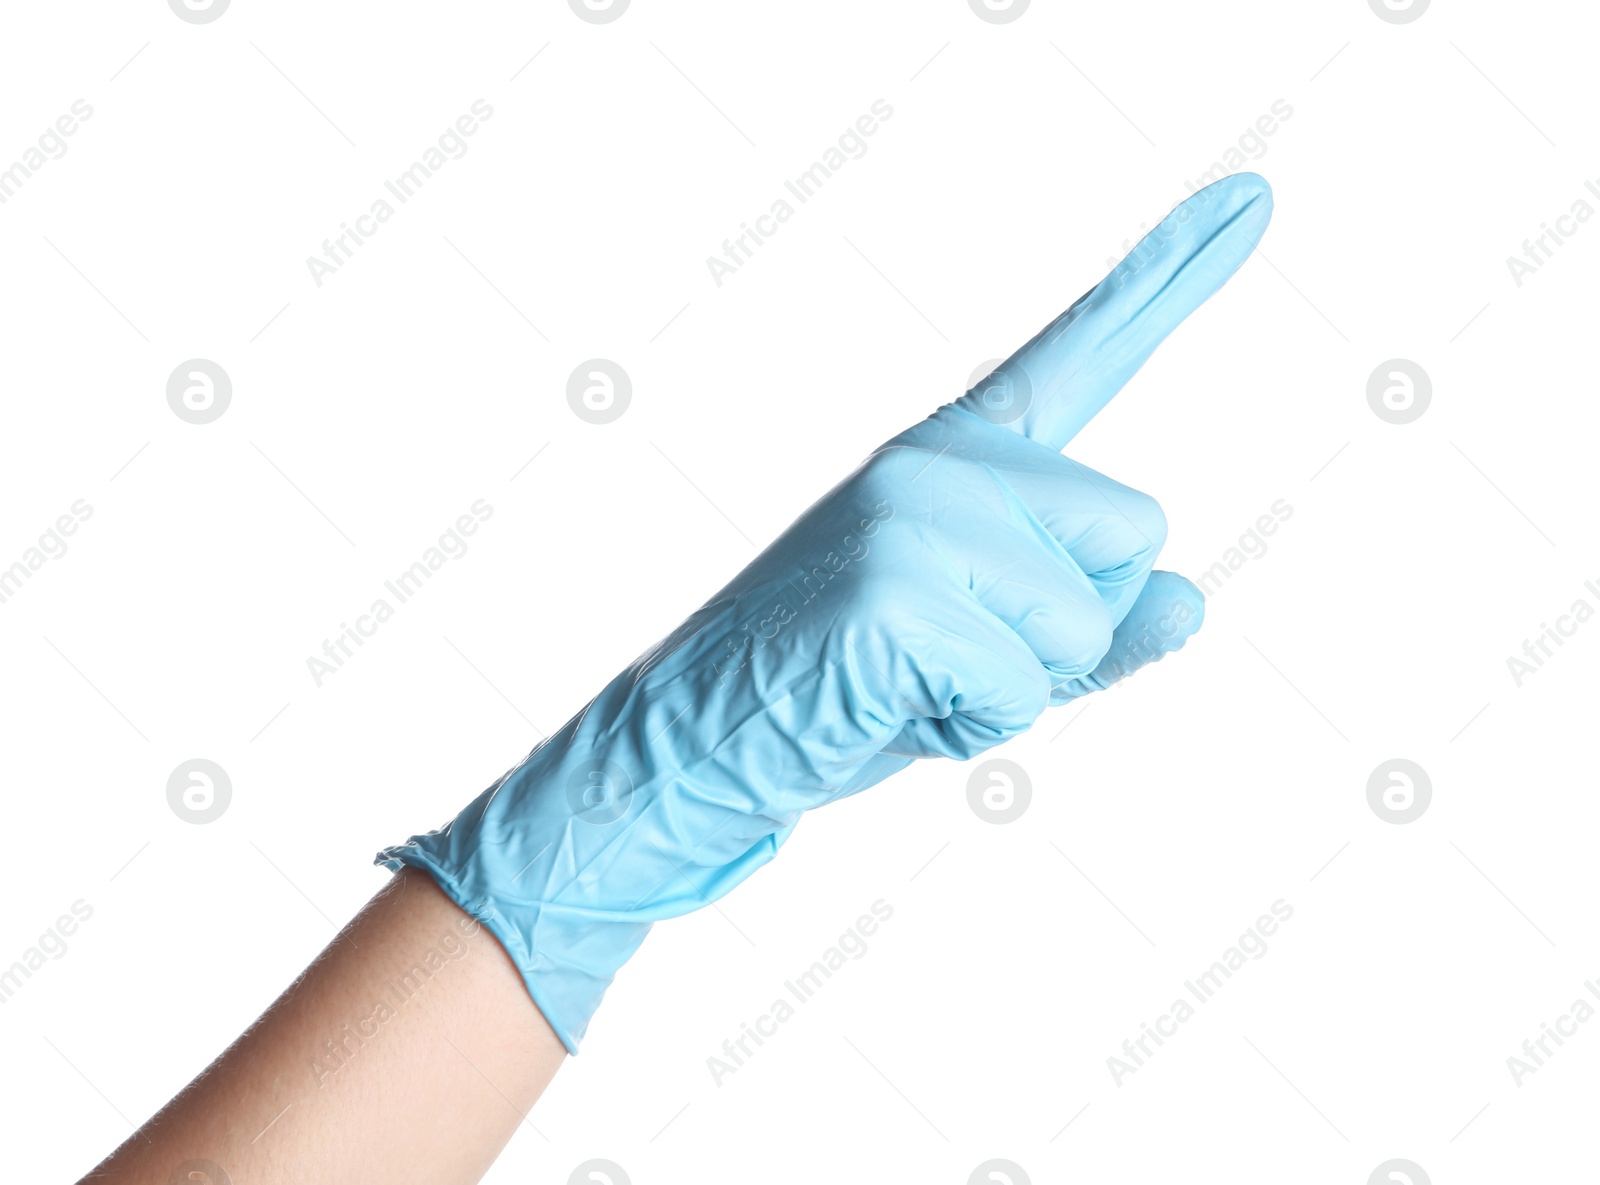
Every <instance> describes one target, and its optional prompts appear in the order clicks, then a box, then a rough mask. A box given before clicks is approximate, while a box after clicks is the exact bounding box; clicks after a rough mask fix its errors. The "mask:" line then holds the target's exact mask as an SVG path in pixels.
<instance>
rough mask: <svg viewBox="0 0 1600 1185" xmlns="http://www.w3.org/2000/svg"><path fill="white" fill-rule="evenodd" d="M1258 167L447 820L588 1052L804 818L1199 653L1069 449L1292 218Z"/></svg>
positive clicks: (547, 1009) (1169, 231)
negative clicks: (665, 956)
mask: <svg viewBox="0 0 1600 1185" xmlns="http://www.w3.org/2000/svg"><path fill="white" fill-rule="evenodd" d="M1271 210H1272V199H1271V194H1270V191H1269V190H1268V188H1267V184H1266V182H1264V181H1263V180H1262V179H1261V178H1260V177H1257V176H1255V175H1253V174H1248V173H1244V174H1239V175H1236V176H1233V177H1229V178H1227V179H1225V180H1223V181H1219V182H1217V183H1216V184H1214V185H1211V186H1209V187H1207V188H1206V189H1204V190H1201V191H1200V192H1199V193H1198V194H1196V195H1195V196H1193V197H1192V198H1190V199H1189V200H1187V201H1186V202H1184V203H1183V204H1182V205H1180V206H1179V207H1178V208H1177V209H1175V210H1174V211H1173V212H1172V213H1171V214H1169V215H1168V216H1167V218H1166V219H1164V220H1163V221H1162V222H1161V223H1160V225H1159V226H1157V227H1156V229H1155V230H1153V231H1152V232H1151V233H1150V234H1149V235H1147V236H1146V237H1145V239H1144V240H1143V241H1142V242H1141V243H1140V244H1139V246H1138V247H1137V248H1135V250H1134V253H1133V254H1132V255H1130V256H1129V257H1128V258H1127V259H1125V260H1124V261H1123V262H1122V263H1120V264H1119V265H1118V266H1117V267H1116V268H1115V269H1114V270H1113V271H1112V272H1111V274H1110V275H1109V276H1107V277H1106V279H1105V280H1103V281H1102V282H1101V283H1100V284H1099V285H1098V286H1097V287H1095V288H1094V289H1093V290H1092V291H1090V292H1089V293H1087V294H1086V295H1085V296H1083V297H1082V298H1081V299H1080V300H1079V301H1078V302H1077V303H1076V304H1074V305H1073V306H1072V307H1071V308H1070V309H1068V310H1067V311H1066V312H1065V313H1063V314H1062V315H1061V316H1060V317H1058V318H1056V320H1055V321H1053V322H1052V323H1051V324H1050V325H1049V326H1047V327H1046V328H1045V329H1044V330H1043V331H1042V332H1041V333H1040V334H1039V335H1038V336H1037V337H1035V338H1034V339H1033V340H1032V341H1030V342H1028V344H1027V345H1025V346H1023V347H1022V349H1020V350H1018V351H1017V352H1016V353H1015V354H1014V355H1012V356H1011V358H1009V359H1008V360H1007V361H1005V362H1004V363H1002V364H1001V365H1000V366H999V367H997V368H996V370H995V371H994V373H993V374H991V375H990V376H989V378H987V379H986V380H985V381H984V382H983V383H982V384H980V385H979V386H977V387H975V388H973V389H972V390H971V391H969V392H967V394H965V395H963V396H962V397H961V398H960V399H958V400H956V401H955V402H954V403H952V404H947V405H945V406H944V407H941V408H940V409H939V410H938V411H936V412H934V413H933V415H931V416H930V417H928V418H927V419H926V420H924V421H922V422H921V423H920V424H918V425H916V426H915V427H913V428H911V429H909V430H908V431H906V432H903V433H901V434H900V435H899V436H897V437H895V438H894V439H893V440H891V441H889V442H888V443H887V444H885V445H883V446H882V447H881V448H879V449H878V450H877V451H876V452H874V453H873V454H872V455H871V456H870V457H868V458H867V459H866V461H865V462H863V463H862V465H861V467H860V468H859V469H857V470H856V471H855V472H854V473H852V474H851V475H850V476H849V477H847V478H845V479H844V481H842V482H840V483H839V484H838V485H837V486H835V487H834V488H833V489H832V490H831V491H829V492H828V493H827V494H826V495H824V496H823V498H822V499H821V501H819V502H817V503H816V504H815V505H814V506H812V507H811V509H809V510H808V511H806V513H805V514H804V515H802V516H801V517H800V519H799V521H797V522H796V523H795V524H794V525H793V526H791V527H790V528H789V529H788V530H787V531H785V532H784V533H783V535H781V536H780V537H779V538H778V539H777V541H776V542H774V543H773V544H772V545H771V546H770V547H768V548H767V549H766V551H764V552H763V553H762V554H761V555H760V556H758V557H757V558H756V559H755V560H754V561H753V562H752V563H751V564H750V565H749V567H747V568H745V570H744V571H743V572H741V573H739V575H738V576H736V577H735V578H734V579H733V581H732V582H731V583H730V584H728V586H727V587H726V588H724V589H723V590H722V591H721V592H719V593H717V594H716V595H715V596H714V597H712V598H711V600H710V601H708V602H707V603H706V604H705V606H704V607H703V608H701V609H699V610H698V611H697V612H695V614H694V615H693V616H692V617H690V618H689V620H688V621H686V622H684V624H683V625H682V626H680V627H679V628H678V629H677V630H676V631H674V632H673V633H672V634H671V635H670V636H669V637H667V638H666V639H665V640H664V641H662V642H661V643H660V644H658V645H657V646H655V647H654V648H652V649H651V650H649V651H648V652H646V653H645V654H644V655H643V656H642V657H640V658H639V659H638V660H637V661H636V662H635V663H634V664H633V665H632V666H630V667H629V668H628V669H627V670H625V671H623V672H622V673H621V674H620V675H618V676H617V677H616V678H615V679H613V680H612V681H611V683H610V684H609V685H608V686H607V687H606V688H605V689H604V690H603V691H601V692H600V694H599V695H598V696H596V697H595V699H594V701H593V702H592V703H590V704H589V705H588V707H586V708H584V709H583V711H582V712H580V713H579V714H578V715H577V716H576V717H575V718H574V719H573V720H571V721H570V722H568V723H567V725H566V726H565V727H564V728H562V729H561V730H560V731H559V732H558V733H556V734H555V735H554V736H552V737H550V738H549V739H548V740H546V741H545V742H544V743H542V744H541V745H540V746H539V747H538V748H537V749H535V750H534V751H533V752H532V753H530V754H529V755H528V756H527V758H526V759H525V760H524V761H523V762H522V763H521V764H520V765H518V766H517V767H516V768H514V769H513V770H511V771H510V772H509V773H507V774H506V775H505V776H504V777H502V778H501V779H500V780H499V781H498V782H496V783H495V784H494V785H493V786H491V787H490V788H489V789H488V790H486V791H485V792H484V793H483V794H482V795H481V796H479V797H478V798H477V799H476V800H475V801H474V802H472V803H471V804H470V805H468V807H467V808H466V809H465V810H464V811H462V812H461V814H460V815H459V816H457V818H456V819H455V820H454V821H453V822H451V823H449V824H447V825H446V826H445V827H444V828H443V829H442V830H439V831H434V832H429V833H428V834H427V835H420V836H416V837H414V838H412V839H411V840H410V841H409V842H408V843H405V844H402V845H400V846H398V847H392V848H388V849H386V850H384V851H383V852H381V853H379V856H378V860H379V862H381V863H383V864H385V865H386V866H388V867H389V868H399V867H400V866H401V865H402V864H410V865H414V866H416V867H419V868H422V869H425V870H426V871H427V872H429V873H430V874H431V875H432V876H433V878H434V879H435V880H436V881H437V882H438V883H439V885H440V886H441V887H442V888H443V889H444V891H445V892H446V893H447V894H448V895H449V896H450V897H451V898H452V899H453V900H454V901H455V902H456V904H457V905H459V906H460V907H461V908H462V909H464V910H465V911H466V912H467V913H469V914H471V915H472V916H473V917H475V918H477V919H478V920H479V921H480V922H482V923H483V924H484V925H485V926H487V927H488V929H489V930H490V931H491V932H492V933H493V934H494V935H495V936H496V937H497V938H498V939H499V940H500V942H501V943H502V944H503V945H504V946H505V948H506V950H507V951H508V952H509V954H510V956H511V958H512V960H513V961H514V962H515V963H516V965H517V967H518V968H519V969H520V971H521V972H522V976H523V978H524V980H525V982H526V983H527V986H528V991H529V993H530V994H531V995H532V996H533V999H534V1001H535V1003H537V1004H538V1006H539V1008H540V1010H541V1011H542V1012H543V1013H544V1015H545V1018H546V1019H547V1020H548V1021H549V1022H550V1025H551V1027H552V1028H553V1029H554V1030H555V1032H556V1033H557V1034H558V1035H559V1036H560V1037H561V1039H562V1041H563V1042H564V1043H565V1044H566V1046H567V1048H568V1050H570V1051H572V1052H574V1053H575V1052H576V1051H577V1047H578V1042H579V1040H580V1039H581V1038H582V1037H583V1033H584V1030H585V1029H586V1028H587V1027H588V1023H589V1018H590V1017H591V1016H592V1015H593V1013H594V1011H595V1009H596V1007H598V1005H599V1003H600V998H601V996H602V995H603V994H604V992H605V989H606V987H607V986H608V985H609V984H610V982H611V980H612V977H613V976H614V975H615V973H616V971H617V969H618V968H619V967H621V966H622V964H623V963H624V962H626V961H627V959H628V958H629V957H630V956H631V955H632V954H633V953H634V951H635V950H637V949H638V947H639V944H640V943H641V942H642V941H644V936H645V934H646V933H647V932H648V931H649V929H650V923H652V922H654V921H657V920H659V919H662V918H669V917H675V916H678V915H680V914H684V913H688V912H689V911H691V910H694V909H698V908H699V907H701V906H703V905H705V904H707V903H709V902H712V901H715V900H716V899H717V898H719V897H721V896H722V895H723V894H725V893H727V892H728V891H729V890H730V889H732V888H733V887H734V886H735V885H737V884H738V883H739V882H740V881H742V880H744V878H745V877H747V876H749V875H750V874H751V873H752V872H753V871H754V870H755V869H756V868H758V867H760V866H761V865H763V864H765V863H766V862H767V861H768V860H770V859H772V857H773V855H774V854H775V853H776V852H777V850H778V848H779V846H780V845H781V844H782V843H783V841H784V840H785V839H787V838H788V836H789V833H790V832H791V831H792V830H793V828H794V826H795V824H796V822H797V821H798V820H799V818H800V816H801V815H802V814H803V813H804V812H805V811H807V810H810V809H811V808H812V807H817V806H821V805H822V804H823V803H827V802H832V801H834V800H835V799H838V798H841V797H843V796H845V795H848V794H852V793H855V792H857V791H859V790H862V789H864V788H865V787H867V786H870V785H872V784H873V783H875V782H878V781H880V780H882V779H883V778H885V777H887V776H889V775H890V774H892V773H895V772H896V771H898V770H900V769H902V768H904V767H905V766H906V765H907V764H908V763H909V762H910V761H911V760H912V759H915V758H919V757H953V758H955V759H957V760H965V759H967V758H971V757H974V756H976V755H977V754H979V753H982V752H984V751H985V750H986V749H989V748H991V747H993V746H995V745H998V744H1000V743H1002V742H1004V741H1006V740H1008V739H1009V738H1011V737H1014V736H1016V735H1017V734H1018V733H1020V732H1022V731H1024V730H1025V729H1027V728H1028V727H1029V726H1030V725H1031V724H1032V723H1033V721H1034V720H1035V719H1036V718H1037V717H1038V716H1039V714H1040V713H1041V712H1042V711H1043V710H1044V708H1045V706H1046V705H1047V704H1048V703H1061V702H1065V701H1066V700H1069V699H1071V698H1073V697H1075V696H1079V695H1084V694H1088V693H1089V692H1092V691H1095V690H1099V689H1100V688H1103V687H1106V686H1108V685H1109V684H1110V683H1112V682H1113V681H1115V680H1116V679H1117V678H1120V677H1122V676H1123V675H1126V674H1128V673H1131V672H1132V671H1134V670H1136V669H1138V668H1139V667H1140V666H1143V665H1144V664H1145V663H1148V662H1151V661H1153V660H1155V659H1158V658H1160V657H1161V656H1162V655H1163V654H1165V653H1167V652H1169V651H1172V650H1176V649H1178V648H1179V647H1181V646H1182V645H1183V643H1184V641H1185V640H1186V639H1187V638H1188V637H1189V635H1190V634H1192V633H1193V632H1194V631H1195V630H1196V629H1198V628H1199V625H1200V619H1201V615H1202V612H1203V601H1202V598H1201V595H1200V593H1199V591H1198V590H1197V589H1196V588H1195V587H1194V586H1193V585H1192V584H1190V583H1189V582H1188V581H1187V580H1184V579H1183V578H1182V577H1180V576H1174V575H1172V574H1170V573H1162V572H1157V573H1153V574H1152V572H1151V565H1152V564H1153V562H1154V560H1155V558H1156V553H1157V552H1158V551H1159V550H1160V548H1161V545H1162V543H1163V542H1164V540H1165V537H1166V521H1165V518H1164V517H1163V515H1162V513H1161V510H1160V508H1159V507H1158V506H1157V505H1156V503H1155V501H1154V500H1153V499H1151V498H1150V497H1148V496H1147V495H1144V494H1141V493H1137V492H1136V491H1134V490H1131V489H1128V488H1127V487H1125V486H1122V485H1119V484H1118V483H1116V482H1114V481H1111V480H1110V479H1108V478H1105V477H1102V476H1100V475H1099V474H1097V473H1094V472H1093V471H1091V470H1089V469H1087V468H1085V467H1084V466H1082V465H1080V464H1078V463H1076V462H1074V461H1071V460H1069V459H1067V458H1066V457H1063V456H1062V455H1061V453H1060V450H1061V448H1062V447H1063V446H1064V445H1065V444H1066V443H1067V442H1068V441H1069V440H1071V439H1072V437H1073V436H1074V435H1075V434H1076V433H1077V432H1078V431H1079V429H1081V428H1082V427H1083V426H1084V425H1085V424H1087V423H1088V422H1089V420H1090V418H1091V417H1092V416H1093V415H1094V414H1095V413H1096V412H1097V411H1099V410H1100V408H1101V407H1103V406H1104V405H1105V404H1106V403H1107V401H1109V400H1110V399H1111V397H1112V396H1113V395H1114V394H1116V392H1117V391H1118V390H1119V389H1120V388H1121V387H1122V385H1123V384H1124V383H1125V382H1126V381H1127V380H1128V378H1129V377H1130V376H1131V375H1132V374H1133V373H1134V371H1136V370H1137V369H1138V368H1139V367H1140V366H1141V365H1142V364H1143V363H1144V361H1145V359H1146V358H1148V357H1149V356H1150V353H1151V351H1152V350H1154V349H1155V348H1156V346H1157V345H1158V344H1159V343H1160V342H1161V340H1162V339H1163V338H1165V337H1166V335H1167V334H1168V333H1169V332H1170V331H1171V330H1172V329H1173V328H1175V327H1176V326H1177V324H1178V323H1179V322H1180V321H1182V320H1183V318H1184V317H1186V316H1187V315H1188V314H1189V313H1190V312H1192V311H1193V310H1194V309H1195V308H1196V307H1197V306H1199V305H1200V304H1201V303H1202V302H1203V301H1204V300H1205V299H1206V298H1207V297H1209V296H1210V295H1211V294H1212V293H1213V292H1215V291H1216V290H1217V289H1218V288H1220V287H1221V286H1222V284H1223V283H1224V282H1225V281H1226V280H1227V279H1228V277H1229V276H1231V275H1232V274H1233V273H1234V271H1236V270H1237V269H1238V267H1239V265H1240V264H1242V263H1243V262H1244V260H1245V258H1246V257H1247V256H1248V255H1249V254H1250V252H1251V251H1252V250H1253V249H1254V247H1255V245H1256V242H1257V241H1258V240H1259V239H1260V237H1261V234H1262V232H1263V231H1264V230H1265V229H1266V225H1267V221H1268V219H1269V218H1270V216H1271Z"/></svg>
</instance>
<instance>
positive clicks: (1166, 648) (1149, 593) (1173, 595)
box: [1050, 571, 1206, 704]
mask: <svg viewBox="0 0 1600 1185" xmlns="http://www.w3.org/2000/svg"><path fill="white" fill-rule="evenodd" d="M1205 616H1206V599H1205V594H1204V593H1202V592H1201V591H1200V590H1199V589H1198V588H1196V587H1195V586H1194V585H1193V584H1192V583H1190V582H1189V581H1188V580H1185V579H1184V578H1183V577H1182V576H1179V575H1178V574H1177V573H1176V572H1160V571H1157V572H1152V573H1150V579H1149V580H1147V581H1145V585H1144V589H1143V591H1142V592H1140V593H1139V596H1138V597H1137V599H1135V600H1134V602H1133V608H1131V609H1129V610H1128V615H1127V616H1126V617H1124V618H1123V619H1122V624H1120V625H1119V626H1117V628H1116V629H1115V630H1113V631H1112V634H1111V649H1109V650H1107V651H1106V656H1105V657H1104V658H1103V659H1101V660H1100V665H1099V666H1097V667H1095V669H1094V670H1092V671H1090V672H1089V673H1088V674H1087V675H1081V676H1079V677H1078V678H1076V679H1073V680H1070V681H1069V682H1066V683H1062V684H1061V685H1059V686H1058V687H1056V688H1054V689H1053V690H1052V691H1051V692H1050V702H1051V703H1053V704H1064V703H1067V702H1068V701H1070V700H1074V699H1077V698H1079V697H1080V696H1085V695H1088V694H1090V693H1091V692H1095V691H1104V690H1105V689H1106V688H1108V687H1110V686H1111V685H1112V684H1113V683H1115V682H1116V681H1117V680H1119V679H1125V678H1127V676H1129V675H1131V674H1133V673H1134V672H1135V671H1137V670H1138V669H1139V668H1140V667H1143V666H1147V665H1149V664H1150V663H1153V662H1160V661H1161V659H1163V658H1164V657H1166V656H1167V655H1168V654H1171V653H1172V652H1173V651H1174V650H1182V649H1183V644H1184V643H1185V642H1187V641H1188V640H1189V639H1190V638H1191V637H1193V636H1194V634H1195V632H1196V631H1197V630H1198V629H1199V628H1200V623H1201V622H1202V621H1204V620H1205Z"/></svg>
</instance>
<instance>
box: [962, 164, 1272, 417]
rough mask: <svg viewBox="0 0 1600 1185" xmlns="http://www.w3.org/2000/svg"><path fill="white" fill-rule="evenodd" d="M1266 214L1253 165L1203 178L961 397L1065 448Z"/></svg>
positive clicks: (1223, 274)
mask: <svg viewBox="0 0 1600 1185" xmlns="http://www.w3.org/2000/svg"><path fill="white" fill-rule="evenodd" d="M1271 218H1272V190H1271V188H1270V187H1269V186H1268V185H1267V183H1266V181H1265V180H1264V179H1262V178H1261V177H1259V176H1257V175H1256V174H1255V173H1235V174H1234V175H1233V176H1231V177H1225V178H1223V179H1222V180H1221V181H1217V182H1214V183H1212V184H1211V185H1208V186H1206V187H1205V188H1204V189H1202V190H1200V191H1199V192H1198V193H1196V194H1194V195H1193V196H1192V197H1190V198H1188V199H1187V200H1185V201H1183V202H1181V203H1179V204H1178V205H1177V206H1176V207H1175V208H1174V209H1173V210H1172V212H1171V213H1170V214H1168V215H1167V216H1166V217H1165V218H1163V219H1162V220H1161V221H1160V223H1158V224H1157V225H1156V227H1155V229H1153V230H1152V231H1150V233H1149V234H1147V235H1145V237H1144V238H1142V239H1140V240H1139V244H1138V246H1136V247H1134V249H1133V251H1132V252H1130V253H1129V255H1128V257H1127V258H1126V259H1124V260H1123V261H1122V262H1121V263H1119V264H1117V266H1116V267H1114V268H1113V269H1112V270H1111V273H1110V274H1109V275H1108V276H1106V278H1105V279H1104V280H1101V281H1100V283H1099V284H1097V285H1095V287H1093V288H1092V289H1090V290H1089V291H1088V292H1086V293H1085V294H1084V295H1083V296H1081V297H1079V298H1078V300H1077V301H1076V302H1075V303H1074V304H1073V305H1072V307H1071V308H1069V309H1067V311H1066V312H1064V313H1062V314H1061V315H1060V316H1059V317H1057V318H1056V319H1055V320H1054V321H1052V322H1051V323H1050V324H1049V325H1047V326H1045V327H1044V329H1042V330H1041V331H1040V332H1039V333H1038V334H1037V335H1036V336H1035V337H1034V338H1033V340H1031V341H1029V342H1028V343H1027V344H1026V345H1025V346H1023V347H1022V348H1021V349H1020V350H1018V351H1017V352H1016V353H1015V354H1013V355H1011V357H1010V358H1008V359H1006V361H1004V362H1002V363H1001V364H1000V365H999V366H997V367H996V368H995V369H994V371H993V373H991V374H990V375H989V376H988V377H987V378H986V379H984V380H983V381H982V382H980V383H979V384H978V385H977V386H976V387H974V388H973V389H972V390H971V391H968V392H967V393H966V394H965V395H963V396H962V397H961V398H960V399H959V400H957V401H956V403H957V406H960V407H964V408H966V409H967V410H968V411H970V412H973V413H974V414H976V415H979V416H982V417H983V418H985V419H988V420H991V421H993V422H996V423H1002V424H1006V425H1008V426H1010V427H1012V428H1014V429H1015V430H1017V431H1019V432H1021V433H1022V434H1023V435H1025V436H1027V437H1029V438H1030V439H1032V440H1037V441H1039V442H1040V443H1041V444H1046V445H1048V446H1049V447H1051V448H1053V449H1060V448H1063V447H1065V445H1066V444H1067V442H1068V441H1069V440H1071V439H1072V438H1073V437H1074V436H1076V435H1077V434H1078V433H1079V432H1080V431H1081V430H1082V429H1083V427H1084V425H1085V424H1087V423H1088V422H1089V421H1090V420H1091V419H1093V418H1094V416H1095V413H1096V412H1098V411H1099V410H1100V409H1101V408H1102V407H1104V406H1105V405H1106V404H1107V403H1109V402H1110V401H1111V398H1112V396H1114V395H1115V394H1116V393H1117V392H1118V391H1119V390H1121V389H1122V386H1123V384H1125V383H1126V382H1127V381H1128V379H1130V378H1131V377H1132V376H1133V374H1134V372H1135V371H1137V370H1138V369H1139V367H1141V366H1143V365H1144V362H1145V359H1147V358H1149V357H1150V355H1151V354H1152V353H1153V352H1154V351H1155V348H1156V347H1157V346H1158V345H1160V344H1161V342H1162V341H1163V340H1164V339H1165V338H1166V336H1167V334H1169V333H1171V332H1172V331H1173V330H1174V329H1176V328H1177V326H1178V324H1179V323H1180V322H1182V321H1183V319H1184V318H1185V317H1187V316H1188V315H1189V314H1190V313H1192V312H1194V310H1195V309H1197V308H1199V307H1200V306H1201V305H1202V304H1204V303H1205V301H1206V299H1207V298H1208V297H1209V296H1210V295H1211V294H1212V293H1214V292H1215V291H1217V289H1219V288H1221V287H1222V285H1223V284H1225V283H1226V282H1227V281H1228V279H1229V277H1231V276H1232V275H1233V273H1234V272H1236V271H1238V270H1239V267H1240V265H1241V264H1243V263H1244V261H1245V260H1246V259H1248V258H1249V256H1250V253H1251V252H1252V251H1254V250H1255V248H1256V244H1257V243H1258V242H1260V240H1261V236H1262V234H1263V233H1264V232H1265V231H1266V228H1267V223H1268V222H1269V221H1270V220H1271Z"/></svg>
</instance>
